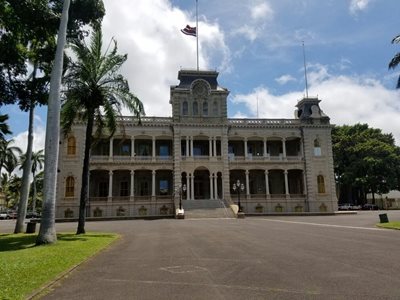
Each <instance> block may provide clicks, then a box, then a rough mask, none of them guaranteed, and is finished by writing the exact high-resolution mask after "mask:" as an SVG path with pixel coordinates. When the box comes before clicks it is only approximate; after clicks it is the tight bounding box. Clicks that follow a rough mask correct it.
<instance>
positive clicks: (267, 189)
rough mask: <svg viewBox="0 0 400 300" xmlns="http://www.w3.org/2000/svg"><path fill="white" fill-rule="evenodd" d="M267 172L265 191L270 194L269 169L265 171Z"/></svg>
mask: <svg viewBox="0 0 400 300" xmlns="http://www.w3.org/2000/svg"><path fill="white" fill-rule="evenodd" d="M264 174H265V193H266V194H267V196H268V195H269V180H268V170H266V171H265V172H264Z"/></svg>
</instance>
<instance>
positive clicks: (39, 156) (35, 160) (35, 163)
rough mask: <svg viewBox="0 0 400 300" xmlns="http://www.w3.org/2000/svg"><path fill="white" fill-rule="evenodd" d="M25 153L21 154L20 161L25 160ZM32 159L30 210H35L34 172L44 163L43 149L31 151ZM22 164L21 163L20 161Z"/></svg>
mask: <svg viewBox="0 0 400 300" xmlns="http://www.w3.org/2000/svg"><path fill="white" fill-rule="evenodd" d="M25 158H26V155H25V154H24V155H21V161H22V162H23V161H25ZM31 160H32V168H31V172H32V176H33V182H32V188H33V195H32V212H36V194H37V193H36V192H37V191H36V172H37V171H39V170H41V169H42V168H43V165H44V153H43V149H42V150H39V151H37V152H32V156H31ZM22 165H23V163H22Z"/></svg>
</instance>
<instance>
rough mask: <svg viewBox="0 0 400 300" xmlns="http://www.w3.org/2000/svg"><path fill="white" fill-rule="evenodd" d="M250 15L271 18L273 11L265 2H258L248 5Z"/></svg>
mask: <svg viewBox="0 0 400 300" xmlns="http://www.w3.org/2000/svg"><path fill="white" fill-rule="evenodd" d="M250 12H251V17H252V18H253V19H255V20H258V19H272V17H273V15H274V11H273V10H272V8H271V6H270V5H269V4H268V3H267V2H265V1H264V2H260V3H258V4H256V5H253V6H251V7H250Z"/></svg>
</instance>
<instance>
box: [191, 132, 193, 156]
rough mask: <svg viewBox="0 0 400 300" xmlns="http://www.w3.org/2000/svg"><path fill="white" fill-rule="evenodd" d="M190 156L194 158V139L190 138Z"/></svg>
mask: <svg viewBox="0 0 400 300" xmlns="http://www.w3.org/2000/svg"><path fill="white" fill-rule="evenodd" d="M190 156H191V157H193V137H192V136H191V137H190Z"/></svg>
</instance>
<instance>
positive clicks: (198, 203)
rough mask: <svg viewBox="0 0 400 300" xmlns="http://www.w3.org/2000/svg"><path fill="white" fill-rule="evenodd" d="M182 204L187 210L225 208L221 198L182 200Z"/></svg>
mask: <svg viewBox="0 0 400 300" xmlns="http://www.w3.org/2000/svg"><path fill="white" fill-rule="evenodd" d="M182 206H183V208H184V209H185V210H190V209H198V208H224V207H225V205H224V204H223V202H222V201H221V200H182Z"/></svg>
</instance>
